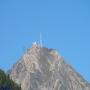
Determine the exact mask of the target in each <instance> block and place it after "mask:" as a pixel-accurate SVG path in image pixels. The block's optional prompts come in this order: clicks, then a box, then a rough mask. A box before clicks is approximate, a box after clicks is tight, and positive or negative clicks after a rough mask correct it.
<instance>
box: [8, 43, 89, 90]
mask: <svg viewBox="0 0 90 90" xmlns="http://www.w3.org/2000/svg"><path fill="white" fill-rule="evenodd" d="M10 78H11V79H12V80H14V81H15V82H16V83H18V84H20V85H21V87H22V90H90V85H89V84H88V82H86V81H85V80H84V79H83V78H82V77H81V76H80V75H79V74H78V73H77V72H75V70H74V69H72V67H70V66H69V65H68V64H66V63H65V62H64V60H63V58H62V57H61V56H59V54H58V52H57V51H56V50H54V49H48V48H45V47H40V46H39V45H37V44H34V45H33V46H32V48H30V49H28V50H27V52H26V53H25V54H24V55H23V56H22V58H21V59H20V60H19V61H18V62H17V63H16V64H15V65H14V66H13V67H12V69H11V72H10Z"/></svg>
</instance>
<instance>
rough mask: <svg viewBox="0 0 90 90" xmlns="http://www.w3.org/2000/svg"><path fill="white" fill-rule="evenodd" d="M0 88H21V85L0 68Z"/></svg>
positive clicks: (8, 89)
mask: <svg viewBox="0 0 90 90" xmlns="http://www.w3.org/2000/svg"><path fill="white" fill-rule="evenodd" d="M0 90H21V87H20V86H19V85H17V84H16V83H15V82H14V81H12V80H11V79H10V78H9V75H6V74H5V73H4V71H2V70H1V69H0Z"/></svg>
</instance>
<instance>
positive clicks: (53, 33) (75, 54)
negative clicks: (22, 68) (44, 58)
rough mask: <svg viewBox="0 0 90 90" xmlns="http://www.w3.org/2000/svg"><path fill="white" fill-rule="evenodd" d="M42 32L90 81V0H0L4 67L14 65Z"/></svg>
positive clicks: (1, 64) (0, 58)
mask: <svg viewBox="0 0 90 90" xmlns="http://www.w3.org/2000/svg"><path fill="white" fill-rule="evenodd" d="M40 32H42V34H43V37H42V38H43V45H44V46H46V47H50V48H55V49H57V50H58V51H59V53H60V55H62V56H63V57H64V59H65V61H66V62H67V63H69V64H70V65H71V66H73V67H74V68H75V69H76V71H78V72H79V73H80V74H81V75H82V76H83V77H84V78H85V79H86V80H88V81H89V82H90V1H89V0H0V68H2V69H4V70H8V69H10V68H11V66H12V65H13V64H14V63H15V62H16V61H17V60H18V59H19V58H20V57H21V56H22V55H23V53H24V52H25V49H26V48H29V47H31V45H32V42H33V41H37V42H39V33H40Z"/></svg>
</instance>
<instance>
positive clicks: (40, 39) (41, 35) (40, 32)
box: [40, 32, 42, 47]
mask: <svg viewBox="0 0 90 90" xmlns="http://www.w3.org/2000/svg"><path fill="white" fill-rule="evenodd" d="M40 46H41V47H42V33H41V32H40Z"/></svg>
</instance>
